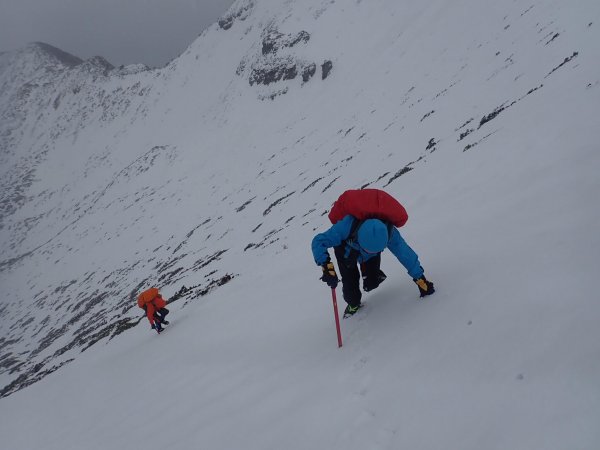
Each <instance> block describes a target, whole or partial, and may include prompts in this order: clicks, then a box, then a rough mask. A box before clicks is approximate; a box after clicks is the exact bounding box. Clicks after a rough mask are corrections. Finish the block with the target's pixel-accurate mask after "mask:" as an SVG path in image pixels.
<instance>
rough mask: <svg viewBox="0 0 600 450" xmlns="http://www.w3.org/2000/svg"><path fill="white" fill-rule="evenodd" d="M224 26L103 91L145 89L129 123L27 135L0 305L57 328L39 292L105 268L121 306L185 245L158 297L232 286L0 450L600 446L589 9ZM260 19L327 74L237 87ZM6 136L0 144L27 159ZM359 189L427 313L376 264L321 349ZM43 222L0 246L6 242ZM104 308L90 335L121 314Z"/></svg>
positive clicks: (596, 56)
mask: <svg viewBox="0 0 600 450" xmlns="http://www.w3.org/2000/svg"><path fill="white" fill-rule="evenodd" d="M246 6H248V8H246V9H244V8H245V7H246ZM238 10H243V11H245V14H246V13H247V14H248V15H247V16H245V15H244V16H242V17H243V19H241V18H238V19H237V20H236V21H234V23H233V26H232V27H231V28H230V29H228V30H223V29H220V28H219V27H218V26H217V25H215V26H213V27H212V28H211V29H210V30H208V31H207V32H206V33H204V34H203V35H202V36H200V37H199V38H198V40H196V41H195V42H194V43H193V44H192V45H191V46H190V48H189V49H188V50H187V51H186V52H185V53H184V54H183V55H182V56H181V57H180V58H178V59H177V60H175V61H174V62H173V63H172V64H171V65H170V66H168V67H167V68H165V69H164V70H162V71H154V72H142V73H138V74H133V75H131V77H134V78H127V77H125V79H123V78H117V79H115V78H108V79H107V80H105V81H100V82H102V83H106V84H105V85H103V89H105V90H106V91H107V92H110V91H111V89H117V88H118V87H119V86H136V84H135V82H136V81H140V83H141V86H149V92H150V93H148V94H146V96H145V97H143V98H142V99H138V100H136V99H135V98H134V100H132V105H134V106H132V107H130V109H127V108H126V107H123V109H122V110H118V113H115V116H114V117H112V118H109V119H106V120H101V119H100V118H88V117H87V116H85V115H84V116H85V117H84V116H80V117H77V118H73V117H71V118H70V119H69V120H67V119H65V118H64V117H66V116H64V114H65V113H64V112H61V110H60V108H58V110H57V111H55V112H50V113H48V116H47V117H46V119H45V121H46V122H44V124H46V125H43V126H44V127H48V129H49V130H50V129H53V125H55V124H57V123H60V124H64V126H65V127H67V131H65V132H62V133H61V132H58V133H57V134H56V137H55V139H54V140H53V141H52V142H53V143H52V146H51V148H50V149H49V150H48V152H47V154H45V156H44V158H45V159H44V161H43V163H40V165H39V166H37V171H36V177H35V180H34V181H33V182H32V185H31V187H30V188H29V189H30V190H29V191H28V192H29V195H30V197H29V198H30V199H36V200H32V201H30V202H28V203H26V204H25V205H24V206H22V207H20V208H19V209H18V210H17V211H16V212H14V213H13V214H11V215H7V217H5V218H3V219H4V220H6V221H7V223H8V224H9V226H8V228H6V229H3V230H2V233H3V234H2V236H3V242H11V243H13V244H14V245H11V246H9V245H7V244H6V245H5V244H4V243H3V244H2V245H3V250H2V252H3V260H4V259H8V258H18V257H19V256H20V255H22V254H24V253H26V252H27V251H33V254H32V255H30V256H25V257H23V258H21V259H20V260H19V261H20V262H19V263H18V264H17V265H16V266H14V267H11V268H10V269H6V270H4V271H3V272H2V274H1V276H2V278H1V282H2V286H3V291H4V292H9V293H11V294H12V296H13V298H15V299H18V300H13V301H10V300H8V301H7V299H4V300H3V301H4V302H7V303H6V304H4V305H3V309H2V311H4V312H3V317H5V318H6V317H9V318H10V319H11V320H13V319H12V318H13V317H20V316H18V315H17V314H21V313H24V312H27V313H28V314H31V315H33V316H35V317H36V319H35V320H36V321H37V320H39V321H41V320H42V319H43V318H44V317H46V316H47V315H48V316H50V317H51V323H52V324H53V325H52V326H56V327H58V326H59V325H60V324H61V323H64V321H65V320H68V319H69V318H70V317H72V315H73V314H74V311H71V310H69V309H67V310H65V309H64V308H63V309H61V306H60V305H58V303H54V304H48V305H44V306H43V308H42V307H39V306H36V305H35V304H34V301H33V300H31V299H32V298H35V297H34V296H35V295H36V294H37V293H38V292H39V291H40V289H45V288H46V286H56V285H62V284H64V283H68V282H69V280H81V279H84V278H86V276H87V277H88V278H89V279H91V280H95V279H98V282H100V280H102V279H103V278H104V277H105V276H107V275H109V276H110V275H112V276H113V277H114V281H115V283H116V286H117V287H116V288H115V289H117V290H119V289H120V290H121V291H122V294H121V297H122V298H121V299H120V300H124V301H127V298H128V296H129V293H130V292H131V290H133V289H135V287H136V286H137V285H138V284H139V283H140V282H144V281H148V283H151V284H160V282H159V281H158V279H159V275H160V272H159V271H157V270H156V267H155V266H156V265H157V259H155V258H158V261H161V259H160V258H168V257H170V255H171V254H177V252H178V250H177V245H178V244H179V243H182V245H183V247H182V248H183V249H184V250H182V252H184V253H185V255H187V256H182V257H181V258H179V259H177V260H176V265H175V266H171V267H170V268H174V267H179V266H181V267H190V266H192V265H193V264H194V262H196V261H197V260H198V258H201V257H206V256H210V255H213V254H215V252H218V251H222V250H227V251H226V252H225V253H224V254H223V255H222V256H221V257H220V258H218V259H217V260H216V261H214V262H213V263H211V265H210V266H209V267H207V268H205V269H204V268H202V269H199V270H197V271H190V272H184V273H183V274H182V275H181V276H180V277H175V278H171V280H172V281H171V283H170V284H160V286H159V287H160V288H161V290H162V292H163V293H164V294H165V296H167V297H171V296H173V295H174V294H175V293H176V292H177V291H178V290H179V288H180V287H181V285H182V284H185V285H187V286H190V285H198V284H201V283H203V282H204V281H205V280H206V279H207V278H210V276H211V273H213V272H216V273H217V274H218V275H221V274H224V273H230V274H233V275H235V277H234V279H233V280H232V281H231V282H230V283H228V284H226V285H224V286H222V287H220V288H218V289H216V290H214V291H212V292H211V293H210V294H209V295H207V296H202V297H200V296H198V297H193V298H188V299H182V300H179V301H178V302H175V303H173V304H172V305H171V306H170V309H171V315H170V316H169V319H170V320H171V325H170V326H169V328H168V329H167V330H166V331H165V332H164V333H163V334H162V335H160V336H157V335H155V334H153V332H152V330H150V327H149V325H148V324H147V322H146V321H142V322H141V323H140V324H139V325H138V326H136V327H134V328H132V329H130V330H128V331H126V332H124V333H122V334H119V335H118V336H116V337H113V338H112V339H110V340H109V339H103V340H101V341H100V343H98V344H96V345H93V346H92V347H90V348H89V349H88V350H86V351H84V352H83V353H79V352H78V351H76V350H72V351H71V353H74V352H77V354H75V356H74V357H75V360H74V361H73V362H71V363H70V364H67V365H65V366H63V367H62V368H60V369H59V370H57V371H56V372H54V373H52V374H50V375H48V376H47V377H45V378H43V379H42V380H41V381H39V382H37V383H35V384H33V385H31V386H29V387H27V388H25V389H22V390H20V391H18V392H16V393H14V394H12V395H10V396H8V397H4V398H2V399H0V418H1V420H0V435H1V436H2V439H1V442H2V448H6V449H11V450H20V449H23V450H25V449H29V450H30V449H44V450H51V449H61V450H64V449H90V450H91V449H131V448H140V449H142V448H143V449H147V450H152V449H163V448H169V449H190V448H203V449H204V448H206V449H240V448H244V449H281V448H284V449H347V450H352V449H404V448H406V449H412V450H414V449H441V448H443V449H456V450H470V449H473V450H480V449H486V450H494V449H511V450H520V449H523V450H525V449H527V450H530V449H544V450H554V449H556V450H559V449H560V450H567V449H568V450H572V449H578V450H592V449H598V448H600V427H599V426H598V424H599V423H600V382H599V380H600V346H599V345H598V342H599V337H600V331H599V327H598V323H599V320H600V305H599V303H598V295H597V293H596V292H597V286H596V283H595V281H596V279H597V275H598V274H599V273H600V262H599V260H598V255H599V254H600V237H599V235H598V229H600V203H599V202H598V192H599V188H600V177H599V176H598V173H599V172H598V171H599V169H600V153H599V152H598V125H599V121H598V117H599V110H600V108H599V106H600V62H599V61H600V32H599V31H598V30H599V27H600V4H599V3H598V2H597V1H591V0H590V1H583V0H581V1H574V2H568V3H567V2H561V1H552V0H545V1H544V0H532V1H531V2H529V3H522V2H516V1H500V2H498V1H493V2H492V1H489V0H485V1H483V0H462V1H460V2H456V1H447V0H446V1H443V0H431V1H427V2H409V1H399V0H394V1H392V0H389V1H386V0H379V1H377V2H364V1H356V2H331V1H321V0H306V1H303V2H280V1H275V0H263V1H261V0H255V1H253V2H252V1H239V2H236V4H234V5H233V6H232V11H234V12H235V11H238ZM273 24H275V25H276V26H277V28H278V29H279V31H280V32H281V33H285V34H293V33H298V32H299V31H301V30H305V31H307V32H308V33H310V35H311V38H310V40H309V41H308V42H307V43H305V44H301V45H299V46H298V48H296V47H294V48H291V49H285V50H283V52H284V53H285V52H288V53H289V54H290V55H293V57H294V58H298V60H299V61H300V60H302V61H314V62H315V63H316V64H317V66H320V64H321V63H322V62H323V61H324V60H327V59H329V60H331V61H332V62H333V70H332V72H331V74H330V75H329V77H328V78H327V79H325V80H322V79H321V77H320V74H319V71H317V74H316V75H315V77H314V78H313V79H312V80H310V81H309V82H307V83H304V84H303V83H302V81H301V79H295V80H291V81H289V80H288V81H280V82H278V83H274V84H273V85H269V86H250V85H249V83H248V75H249V71H250V70H251V67H252V62H253V61H254V62H256V61H258V62H261V61H262V59H261V58H263V57H262V56H261V48H260V36H262V32H263V30H265V29H266V28H268V26H272V25H273ZM556 34H558V36H557V37H554V36H555V35H556ZM553 37H554V38H553ZM286 54H287V53H286ZM241 61H245V62H246V63H245V64H242V65H241V66H240V62H241ZM236 70H238V72H239V73H240V74H236ZM284 87H287V88H288V89H287V92H285V93H282V91H283V88H284ZM132 89H133V88H132ZM135 89H138V90H139V89H142V88H141V87H139V86H138V87H136V88H135ZM138 92H139V91H135V95H136V96H137V93H138ZM271 95H273V96H274V98H273V100H270V99H268V98H269V97H270V96H271ZM68 98H70V97H68V96H66V95H65V99H68ZM65 101H66V100H65ZM69 101H72V102H75V101H76V100H69ZM135 102H139V103H135ZM71 105H75V103H72V104H71ZM63 107H64V108H67V106H63ZM72 107H73V106H71V108H72ZM140 111H142V112H143V113H142V114H140ZM484 118H487V119H489V120H482V119H484ZM27 120H29V119H27ZM27 120H25V122H24V123H25V124H26V125H24V126H28V125H27V124H28V123H29V122H27ZM86 120H87V121H88V122H86ZM61 121H62V122H61ZM482 122H483V123H482ZM74 123H75V125H73V124H74ZM480 123H482V124H481V126H480ZM30 126H31V127H32V129H33V130H37V131H38V134H37V135H36V136H41V135H44V134H43V132H41V131H40V129H39V128H35V127H40V126H41V125H39V124H38V125H35V126H34V125H33V124H30ZM68 127H76V128H75V129H69V128H68ZM468 130H471V131H469V133H468V134H467V135H466V136H462V134H463V133H465V132H467V131H468ZM54 131H56V130H54ZM48 133H50V131H48ZM24 136H25V137H23V139H22V140H21V141H19V148H18V150H19V152H21V153H25V152H26V151H31V152H32V154H33V152H34V150H32V149H35V148H36V147H35V145H34V142H35V139H34V138H33V137H27V136H28V135H27V133H25V134H24ZM32 136H33V134H32ZM44 136H45V135H44ZM431 139H433V141H431ZM429 143H435V145H428V144H429ZM40 145H41V144H40ZM427 147H429V148H427ZM3 157H4V156H3ZM146 157H148V158H147V159H145V158H146ZM6 158H7V161H9V162H11V161H16V160H17V157H16V156H10V157H6ZM148 159H151V160H152V162H151V163H148V165H146V164H147V160H148ZM11 164H12V162H11ZM11 167H12V166H11ZM403 169H405V170H403ZM408 169H411V170H408ZM402 172H404V173H403V174H402V175H401V176H398V177H396V176H395V175H399V174H400V173H402ZM365 185H369V186H370V187H378V188H384V189H386V190H387V191H388V192H390V193H391V194H393V195H394V196H395V197H396V198H398V200H400V201H401V202H402V203H403V204H404V205H405V206H406V208H407V210H408V213H409V216H410V218H409V221H408V223H407V225H406V226H405V227H403V228H402V229H401V233H402V235H403V236H404V237H405V239H406V240H407V241H408V242H409V244H410V245H411V246H412V247H413V248H414V249H415V250H416V251H417V253H418V254H419V256H420V258H421V262H422V263H423V266H424V268H425V271H426V274H427V276H428V278H430V279H431V280H432V281H433V282H434V283H435V286H436V289H437V292H436V293H435V295H433V296H431V297H429V298H427V299H424V300H421V299H419V298H418V290H417V288H416V286H415V285H414V284H413V282H412V281H411V280H410V278H409V277H408V276H407V275H406V273H405V271H404V270H403V268H402V267H401V266H400V265H399V264H398V262H397V261H396V260H395V259H394V258H393V257H392V256H391V255H390V254H389V253H385V254H384V255H383V263H382V268H383V270H384V271H385V272H386V274H387V275H388V278H387V280H386V281H385V282H384V283H383V284H382V285H381V286H380V288H378V289H377V290H376V291H374V292H372V293H369V294H366V295H365V297H364V303H365V305H366V306H365V308H363V309H362V310H361V311H360V312H359V313H358V314H357V315H356V316H354V317H353V318H351V319H348V320H343V321H342V332H343V338H344V346H343V347H342V348H341V349H338V348H337V342H336V336H335V326H334V319H333V310H332V304H331V296H330V293H329V291H328V289H327V287H326V286H325V285H323V283H321V282H320V281H318V276H319V274H320V273H319V272H320V270H319V268H318V267H315V265H314V262H313V261H312V256H311V254H310V240H311V239H312V237H313V235H314V234H315V233H316V232H317V231H320V230H325V229H326V227H327V218H326V216H324V215H323V213H324V212H325V211H327V210H328V208H329V207H330V205H331V203H332V202H333V201H334V200H335V199H336V198H337V196H338V195H339V194H340V193H341V192H342V191H343V190H345V189H348V188H357V187H361V186H365ZM53 192H55V194H44V193H53ZM34 193H35V194H37V193H40V195H39V196H36V195H34ZM85 195H90V196H91V197H89V198H88V199H87V200H86V199H85V197H84V196H85ZM44 196H46V197H44ZM90 198H91V200H90ZM75 205H78V207H79V208H80V209H81V211H83V212H79V213H77V212H73V208H74V206H75ZM90 205H91V206H90ZM244 205H245V206H244ZM242 206H243V207H242ZM44 208H45V209H44ZM42 211H43V213H44V215H43V217H42V218H40V219H38V222H36V223H34V224H33V225H31V226H32V228H31V230H30V231H29V232H28V233H25V234H24V235H23V236H24V237H23V239H21V240H18V239H17V238H16V237H15V236H21V234H17V231H15V230H17V225H16V224H18V223H20V222H21V221H24V220H25V219H26V218H27V217H31V216H37V215H38V214H41V212H42ZM207 218H210V219H211V221H210V222H209V223H208V225H201V224H203V223H205V220H206V219H207ZM259 225H260V226H259ZM191 231H193V232H192V234H189V233H190V232H191ZM11 233H12V234H11ZM186 236H187V238H186ZM5 239H6V240H5ZM249 244H254V245H253V246H249ZM40 246H41V247H40ZM36 248H37V249H38V250H35V249H36ZM118 268H124V269H123V272H118V271H117V269H118ZM113 270H114V272H113ZM95 272H98V273H97V275H93V276H92V275H90V274H91V273H95ZM117 275H118V276H117ZM153 277H154V278H153ZM99 287H100V288H103V286H102V285H100V284H99ZM68 289H70V290H68ZM68 289H65V291H64V292H67V293H71V291H75V290H76V289H81V288H80V287H78V285H74V286H73V287H69V288H68ZM338 291H341V290H340V289H338ZM73 296H74V297H75V294H73ZM57 297H58V298H57V302H58V300H59V299H60V297H61V295H60V294H58V295H57ZM111 297H112V296H111ZM339 297H340V298H339V302H340V307H342V308H343V301H342V300H341V292H340V295H339ZM111 302H113V303H111ZM99 303H101V304H102V305H103V306H98V309H97V310H94V311H96V312H97V314H98V318H99V320H100V319H101V320H103V321H110V320H112V319H113V318H118V317H120V316H121V315H123V314H126V315H128V316H131V317H138V316H139V314H140V313H139V312H138V311H137V310H135V309H131V308H128V309H125V311H122V309H121V307H120V306H119V307H118V308H117V307H116V306H115V307H113V308H110V307H108V306H107V305H109V306H110V305H121V303H118V302H116V300H113V299H111V298H107V299H102V300H101V301H99ZM106 310H108V311H106ZM15 311H16V312H15ZM111 314H112V315H111ZM4 322H6V320H4ZM14 323H19V322H17V320H16V319H14V322H13V324H14ZM34 323H36V324H37V323H38V322H34ZM8 330H9V328H8V324H7V323H2V334H3V335H4V333H5V332H6V333H8ZM11 331H12V330H11ZM69 332H71V331H69ZM72 332H73V333H75V334H76V332H77V330H74V331H72ZM30 334H33V333H30ZM35 338H36V337H35V336H34V335H24V337H23V338H21V339H20V340H19V343H18V344H11V345H15V346H16V347H15V348H19V347H18V346H19V345H20V346H21V347H20V350H21V351H23V352H27V351H31V347H35V346H36V344H34V342H35ZM63 340H64V341H65V342H68V340H69V338H68V334H64V335H61V337H60V338H59V339H58V341H57V342H54V343H52V345H51V346H50V347H48V348H46V349H45V350H44V351H43V352H42V353H43V355H44V356H52V353H53V352H54V351H55V350H56V348H58V346H59V345H61V344H62V342H61V341H63ZM71 353H68V355H71ZM66 355H67V354H65V355H63V356H57V357H56V361H57V362H60V361H61V357H62V358H63V359H64V360H66ZM71 357H72V355H71ZM2 381H4V382H8V381H10V378H9V376H8V374H6V373H3V374H2Z"/></svg>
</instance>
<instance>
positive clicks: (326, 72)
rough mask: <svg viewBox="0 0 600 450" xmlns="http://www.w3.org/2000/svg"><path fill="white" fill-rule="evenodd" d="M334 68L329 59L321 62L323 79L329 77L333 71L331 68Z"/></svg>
mask: <svg viewBox="0 0 600 450" xmlns="http://www.w3.org/2000/svg"><path fill="white" fill-rule="evenodd" d="M332 68H333V63H332V62H331V61H329V60H327V61H325V62H324V63H323V64H321V73H322V75H321V79H322V80H324V79H325V78H327V77H328V76H329V72H331V69H332Z"/></svg>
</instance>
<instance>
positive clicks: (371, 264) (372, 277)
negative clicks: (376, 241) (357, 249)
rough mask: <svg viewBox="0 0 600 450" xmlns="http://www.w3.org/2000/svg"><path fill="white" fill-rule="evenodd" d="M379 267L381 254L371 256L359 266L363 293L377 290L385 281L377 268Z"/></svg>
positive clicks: (384, 277)
mask: <svg viewBox="0 0 600 450" xmlns="http://www.w3.org/2000/svg"><path fill="white" fill-rule="evenodd" d="M380 265H381V253H378V254H377V255H375V256H373V257H372V258H370V259H368V260H367V261H365V262H363V263H362V264H361V272H362V278H363V289H364V290H365V292H369V291H372V290H373V289H375V288H377V287H378V286H379V285H380V284H381V282H382V281H383V280H385V279H386V276H385V273H383V272H382V271H381V269H380V268H379V267H380Z"/></svg>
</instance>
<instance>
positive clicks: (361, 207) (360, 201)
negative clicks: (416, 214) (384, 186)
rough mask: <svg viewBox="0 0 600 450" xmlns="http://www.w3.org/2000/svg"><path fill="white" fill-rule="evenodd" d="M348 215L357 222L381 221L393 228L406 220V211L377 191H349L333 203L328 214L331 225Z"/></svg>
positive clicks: (392, 198) (388, 195) (389, 196)
mask: <svg viewBox="0 0 600 450" xmlns="http://www.w3.org/2000/svg"><path fill="white" fill-rule="evenodd" d="M348 214H350V215H352V216H354V217H356V218H357V219H359V220H366V219H374V218H376V219H383V220H385V221H387V222H390V223H392V224H393V225H394V226H395V227H401V226H403V225H404V224H405V223H406V221H407V220H408V214H407V213H406V209H404V206H402V205H401V204H400V203H399V202H398V200H396V199H395V198H394V197H392V196H391V195H390V194H388V193H387V192H384V191H381V190H379V189H350V190H348V191H346V192H344V193H343V194H342V195H340V197H339V198H338V199H337V200H336V201H335V203H334V204H333V207H332V208H331V211H330V212H329V215H328V217H329V220H331V223H337V222H339V221H340V220H342V219H343V218H344V217H346V216H347V215H348Z"/></svg>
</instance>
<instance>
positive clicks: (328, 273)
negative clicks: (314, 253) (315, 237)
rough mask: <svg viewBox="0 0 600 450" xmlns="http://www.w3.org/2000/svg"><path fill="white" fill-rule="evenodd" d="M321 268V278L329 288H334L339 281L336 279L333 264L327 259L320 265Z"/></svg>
mask: <svg viewBox="0 0 600 450" xmlns="http://www.w3.org/2000/svg"><path fill="white" fill-rule="evenodd" d="M321 268H322V269H323V276H322V277H321V280H323V281H324V282H325V283H327V285H328V286H329V287H330V288H331V289H335V288H336V287H337V285H338V282H339V281H340V280H339V279H338V276H337V273H335V266H334V265H333V263H332V262H331V260H330V259H328V260H327V262H326V263H325V264H323V265H322V266H321Z"/></svg>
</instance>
